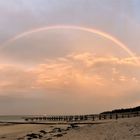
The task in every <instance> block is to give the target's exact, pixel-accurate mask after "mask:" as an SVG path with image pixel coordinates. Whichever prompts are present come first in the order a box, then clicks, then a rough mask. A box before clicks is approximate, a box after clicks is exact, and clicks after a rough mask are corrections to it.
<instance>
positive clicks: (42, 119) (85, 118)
mask: <svg viewBox="0 0 140 140" xmlns="http://www.w3.org/2000/svg"><path fill="white" fill-rule="evenodd" d="M138 116H140V112H128V113H117V114H115V113H112V114H92V115H70V116H69V115H67V116H64V115H60V116H56V115H54V116H35V117H25V118H24V120H25V121H26V122H85V121H97V120H109V119H110V120H111V119H116V120H117V119H119V118H130V117H138Z"/></svg>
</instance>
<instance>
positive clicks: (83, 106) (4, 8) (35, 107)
mask: <svg viewBox="0 0 140 140" xmlns="http://www.w3.org/2000/svg"><path fill="white" fill-rule="evenodd" d="M56 25H60V26H68V25H69V26H70V25H71V26H78V27H86V28H88V29H94V30H95V29H96V30H100V31H101V32H104V33H106V34H109V35H110V36H111V37H113V38H115V39H117V40H119V41H120V42H122V43H123V44H125V46H126V48H127V49H129V50H130V51H131V52H132V54H135V55H136V59H137V60H138V61H139V55H140V47H139V46H140V41H139V36H140V1H139V0H3V1H2V0H1V1H0V114H87V113H89V114H90V113H98V112H101V111H105V110H110V109H114V108H121V107H131V106H137V105H139V104H140V102H139V101H140V94H139V93H140V87H139V84H140V72H139V70H140V64H139V63H136V61H135V60H134V58H132V57H133V56H132V55H131V54H129V53H128V52H127V51H126V50H125V49H122V48H121V47H120V46H119V45H118V44H117V43H114V42H113V41H112V40H111V39H107V38H105V37H103V36H102V35H99V34H96V33H89V32H87V31H82V30H75V29H68V28H67V29H62V28H58V29H52V30H42V31H39V32H34V33H30V34H28V35H25V36H23V37H20V38H18V39H15V40H13V41H11V42H9V43H7V44H6V42H8V40H10V39H11V38H13V37H14V36H18V35H21V34H23V33H24V32H28V31H31V30H36V29H39V28H43V27H50V26H56ZM4 44H6V45H4Z"/></svg>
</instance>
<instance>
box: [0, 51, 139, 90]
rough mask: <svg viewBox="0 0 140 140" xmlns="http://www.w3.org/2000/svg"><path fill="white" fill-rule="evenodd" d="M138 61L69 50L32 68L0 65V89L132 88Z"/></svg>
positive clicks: (136, 82) (136, 79)
mask: <svg viewBox="0 0 140 140" xmlns="http://www.w3.org/2000/svg"><path fill="white" fill-rule="evenodd" d="M139 69H140V65H138V64H136V62H135V60H134V59H133V58H117V57H101V56H96V55H94V54H92V53H89V52H86V53H72V54H68V55H66V56H65V57H58V58H54V59H46V61H45V62H44V63H42V64H39V65H36V66H35V67H32V68H30V69H29V68H27V67H26V66H18V65H8V64H7V65H6V64H5V65H2V64H1V65H0V90H29V89H46V90H62V89H71V88H72V89H76V88H84V89H90V90H91V89H92V90H94V89H96V90H99V91H101V89H106V90H108V88H110V86H112V88H117V90H118V88H119V89H121V88H122V89H124V88H132V87H133V88H134V87H136V86H137V85H138V84H139V80H140V74H139Z"/></svg>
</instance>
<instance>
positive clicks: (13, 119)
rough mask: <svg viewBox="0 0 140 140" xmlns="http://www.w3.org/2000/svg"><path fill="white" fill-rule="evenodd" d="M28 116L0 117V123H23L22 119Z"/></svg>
mask: <svg viewBox="0 0 140 140" xmlns="http://www.w3.org/2000/svg"><path fill="white" fill-rule="evenodd" d="M25 117H29V116H16V115H15V116H14V115H12V116H10V115H9V116H0V122H25V120H24V118H25Z"/></svg>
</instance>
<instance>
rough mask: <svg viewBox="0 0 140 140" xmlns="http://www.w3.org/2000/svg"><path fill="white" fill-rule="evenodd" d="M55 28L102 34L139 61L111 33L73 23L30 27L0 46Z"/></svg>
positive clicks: (136, 60)
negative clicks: (30, 28)
mask: <svg viewBox="0 0 140 140" xmlns="http://www.w3.org/2000/svg"><path fill="white" fill-rule="evenodd" d="M56 29H72V30H80V31H85V32H89V33H93V34H97V35H99V36H102V37H104V38H106V39H108V40H110V41H112V42H113V43H115V44H116V45H117V46H119V47H120V48H121V49H123V50H124V51H125V52H127V53H128V54H129V55H130V56H131V57H132V58H133V60H135V62H136V63H139V61H138V59H137V57H136V56H135V54H134V53H133V52H132V51H131V50H130V49H128V48H127V46H126V45H125V44H123V43H122V42H121V41H119V40H118V39H117V38H115V37H113V36H112V35H110V34H107V33H105V32H102V31H100V30H97V29H93V28H87V27H81V26H73V25H55V26H46V27H40V28H36V29H32V30H29V31H26V32H23V33H21V34H18V35H16V36H14V37H12V38H10V39H9V40H7V41H6V42H4V43H3V44H1V48H3V47H6V46H8V45H10V44H11V43H12V42H14V41H16V40H18V39H20V38H23V37H25V36H28V35H31V34H33V33H37V32H42V31H47V30H56Z"/></svg>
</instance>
